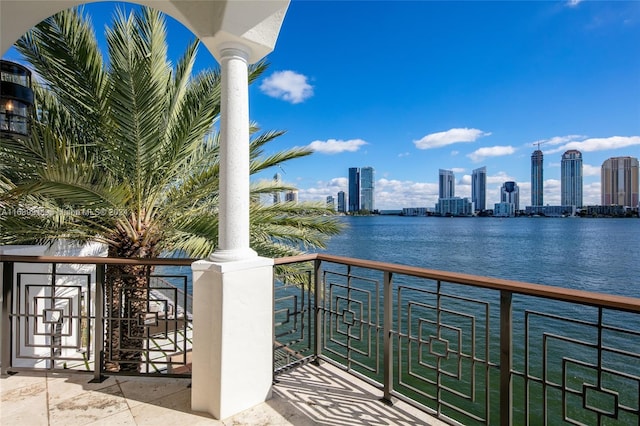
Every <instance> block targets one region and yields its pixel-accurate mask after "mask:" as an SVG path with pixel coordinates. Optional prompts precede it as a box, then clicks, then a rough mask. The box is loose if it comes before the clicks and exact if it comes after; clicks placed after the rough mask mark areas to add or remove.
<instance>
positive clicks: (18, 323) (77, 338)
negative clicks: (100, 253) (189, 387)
mask: <svg viewBox="0 0 640 426" xmlns="http://www.w3.org/2000/svg"><path fill="white" fill-rule="evenodd" d="M0 261H1V262H2V296H3V299H2V304H3V306H2V318H1V323H2V352H1V354H0V363H1V369H2V371H1V373H2V374H7V373H9V372H12V371H20V370H31V369H46V370H52V371H58V370H64V371H74V370H76V371H85V372H86V371H93V372H94V376H95V377H94V379H95V380H102V379H103V377H104V375H106V374H145V375H167V374H169V375H173V376H188V375H189V374H190V373H189V371H190V368H189V365H190V362H191V360H190V353H191V335H192V333H191V331H192V327H191V322H192V321H191V314H190V312H191V296H189V295H188V289H187V284H188V282H189V280H190V268H189V275H184V274H179V273H172V272H171V270H168V268H171V267H177V266H189V265H190V264H191V262H192V261H193V260H190V259H114V258H104V257H58V256H55V257H38V256H7V255H2V256H0ZM159 269H163V271H162V272H159Z"/></svg>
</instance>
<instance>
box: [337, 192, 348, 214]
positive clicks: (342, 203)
mask: <svg viewBox="0 0 640 426" xmlns="http://www.w3.org/2000/svg"><path fill="white" fill-rule="evenodd" d="M345 198H346V194H345V193H344V191H340V192H338V212H339V213H346V212H347V200H346V199H345Z"/></svg>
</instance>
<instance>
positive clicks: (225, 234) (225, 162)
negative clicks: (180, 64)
mask: <svg viewBox="0 0 640 426" xmlns="http://www.w3.org/2000/svg"><path fill="white" fill-rule="evenodd" d="M248 57H249V52H248V48H246V47H244V46H242V45H241V44H237V43H235V44H229V45H228V46H226V47H224V48H222V49H221V50H220V67H221V76H222V82H221V84H222V87H221V100H220V212H219V223H218V249H217V250H216V251H215V252H214V253H213V254H212V255H211V256H210V260H211V261H214V262H228V261H234V260H242V259H250V258H252V257H256V256H257V254H256V252H255V251H254V250H252V249H251V248H250V247H249V182H250V181H249V83H248V71H247V58H248Z"/></svg>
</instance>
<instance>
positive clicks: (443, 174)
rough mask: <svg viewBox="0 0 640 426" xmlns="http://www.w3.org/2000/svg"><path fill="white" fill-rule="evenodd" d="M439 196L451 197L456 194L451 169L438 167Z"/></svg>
mask: <svg viewBox="0 0 640 426" xmlns="http://www.w3.org/2000/svg"><path fill="white" fill-rule="evenodd" d="M439 177H440V180H439V187H438V188H439V190H438V196H439V198H453V197H455V196H456V187H455V176H454V175H453V171H452V170H442V169H440V176H439Z"/></svg>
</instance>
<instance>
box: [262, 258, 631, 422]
mask: <svg viewBox="0 0 640 426" xmlns="http://www.w3.org/2000/svg"><path fill="white" fill-rule="evenodd" d="M276 268H277V269H276V270H277V274H276V279H275V282H276V285H275V289H276V303H275V305H276V313H275V319H276V320H275V330H274V335H275V340H276V345H275V351H276V352H275V357H276V360H277V363H276V366H275V373H276V374H278V373H279V372H280V371H284V370H286V369H287V368H291V367H292V366H293V365H295V364H297V363H301V362H307V361H310V360H324V361H327V362H331V363H333V364H335V365H338V366H340V367H341V368H343V369H345V370H347V371H349V372H351V373H352V374H354V375H356V376H358V377H359V378H361V379H364V380H365V381H367V382H369V383H372V384H374V385H375V386H378V387H379V388H380V389H381V390H382V391H383V393H384V400H386V401H392V399H393V398H398V399H402V400H404V401H407V402H409V403H411V404H413V405H415V406H417V407H418V408H420V409H422V410H424V411H426V412H428V413H431V414H433V415H435V416H438V417H440V418H442V419H443V420H445V421H448V422H451V423H460V424H465V425H467V424H492V425H493V424H502V425H511V424H518V425H520V424H522V425H529V424H531V425H538V424H552V425H557V424H574V425H592V424H594V425H595V424H597V425H601V424H624V425H629V424H640V299H636V298H629V297H622V296H615V295H608V294H596V293H590V292H586V291H580V290H574V289H566V288H559V287H551V286H543V285H537V284H530V283H523V282H516V281H509V280H503V279H495V278H487V277H479V276H473V275H467V274H458V273H449V272H443V271H436V270H429V269H423V268H416V267H408V266H402V265H396V264H389V263H382V262H374V261H364V260H358V259H352V258H345V257H338V256H331V255H326V254H314V255H306V256H298V257H291V258H282V259H276Z"/></svg>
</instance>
